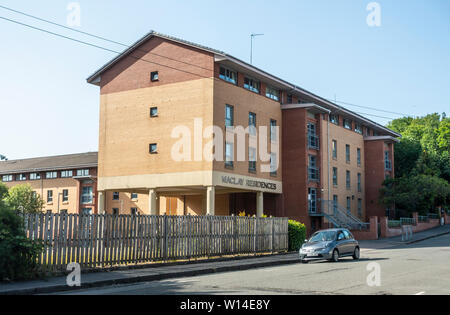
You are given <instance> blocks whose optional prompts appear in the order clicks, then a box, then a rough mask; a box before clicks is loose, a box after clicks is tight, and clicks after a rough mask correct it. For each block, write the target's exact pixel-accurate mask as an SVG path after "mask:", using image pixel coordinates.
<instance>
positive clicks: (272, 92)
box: [266, 86, 280, 101]
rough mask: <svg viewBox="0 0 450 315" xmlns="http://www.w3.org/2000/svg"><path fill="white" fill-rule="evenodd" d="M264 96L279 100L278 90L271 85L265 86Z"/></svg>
mask: <svg viewBox="0 0 450 315" xmlns="http://www.w3.org/2000/svg"><path fill="white" fill-rule="evenodd" d="M266 96H267V97H268V98H271V99H273V100H275V101H279V100H280V91H278V90H277V89H275V88H273V87H271V86H267V87H266Z"/></svg>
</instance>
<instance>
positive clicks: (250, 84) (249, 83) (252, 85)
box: [244, 78, 261, 94]
mask: <svg viewBox="0 0 450 315" xmlns="http://www.w3.org/2000/svg"><path fill="white" fill-rule="evenodd" d="M260 86H261V85H260V83H259V81H256V80H253V79H250V78H245V79H244V88H246V89H247V90H250V91H252V92H255V93H258V94H259V90H260Z"/></svg>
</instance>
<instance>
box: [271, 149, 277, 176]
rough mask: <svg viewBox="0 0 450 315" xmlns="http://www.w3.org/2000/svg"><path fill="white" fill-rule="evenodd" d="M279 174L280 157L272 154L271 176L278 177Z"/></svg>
mask: <svg viewBox="0 0 450 315" xmlns="http://www.w3.org/2000/svg"><path fill="white" fill-rule="evenodd" d="M277 172H278V156H277V154H276V153H271V154H270V174H271V175H272V176H276V175H277Z"/></svg>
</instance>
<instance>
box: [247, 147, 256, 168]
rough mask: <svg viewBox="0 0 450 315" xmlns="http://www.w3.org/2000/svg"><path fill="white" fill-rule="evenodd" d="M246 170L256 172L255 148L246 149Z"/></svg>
mask: <svg viewBox="0 0 450 315" xmlns="http://www.w3.org/2000/svg"><path fill="white" fill-rule="evenodd" d="M248 170H249V172H252V173H254V172H256V148H252V147H250V148H248Z"/></svg>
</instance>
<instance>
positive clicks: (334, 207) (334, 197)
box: [333, 195, 339, 213]
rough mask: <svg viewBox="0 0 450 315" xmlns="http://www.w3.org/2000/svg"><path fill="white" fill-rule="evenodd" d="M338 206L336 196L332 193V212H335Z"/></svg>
mask: <svg viewBox="0 0 450 315" xmlns="http://www.w3.org/2000/svg"><path fill="white" fill-rule="evenodd" d="M338 207H339V202H338V196H337V195H333V212H334V213H336V212H337V210H338Z"/></svg>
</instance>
